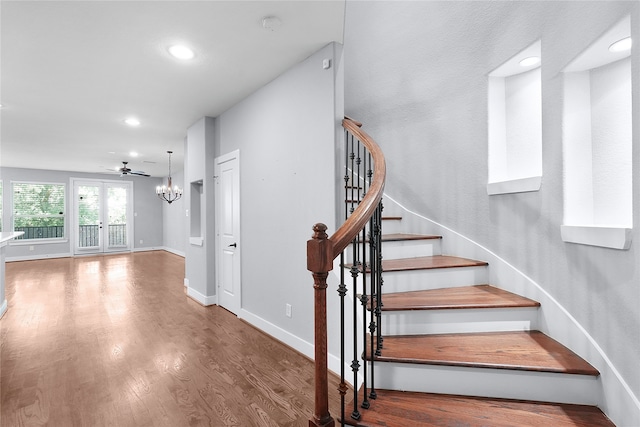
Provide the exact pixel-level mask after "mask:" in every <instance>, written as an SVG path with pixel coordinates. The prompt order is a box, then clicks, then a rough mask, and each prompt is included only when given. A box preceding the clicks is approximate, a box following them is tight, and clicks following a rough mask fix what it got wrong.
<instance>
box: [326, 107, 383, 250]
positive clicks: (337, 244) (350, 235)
mask: <svg viewBox="0 0 640 427" xmlns="http://www.w3.org/2000/svg"><path fill="white" fill-rule="evenodd" d="M360 126H362V124H360V123H359V122H356V121H355V120H353V119H350V118H345V119H344V120H343V121H342V127H344V128H345V129H347V130H348V131H349V132H351V133H352V134H353V135H354V136H356V137H357V138H358V139H359V140H360V142H362V144H363V145H364V146H365V147H367V150H369V152H370V153H371V156H372V157H373V165H374V167H373V181H372V182H371V185H370V187H369V191H368V192H367V194H366V195H365V196H364V199H362V201H361V202H360V204H359V205H358V207H357V208H356V210H355V211H353V213H352V214H351V215H350V216H349V218H348V219H347V220H346V221H345V222H344V224H342V226H341V227H340V228H338V230H336V232H335V233H333V235H332V236H331V237H330V238H329V240H331V241H332V242H333V258H334V259H335V258H336V257H337V256H338V255H340V253H341V252H342V251H343V250H344V249H345V248H346V247H347V245H349V243H350V242H351V241H352V240H353V239H354V238H355V237H356V236H357V235H358V233H359V232H360V231H361V230H362V227H364V225H365V224H366V223H367V221H369V219H370V218H371V216H373V212H374V211H375V209H376V207H377V206H378V203H380V200H382V193H383V191H384V183H385V179H386V175H387V165H386V162H385V160H384V155H383V154H382V150H381V149H380V147H379V146H378V144H376V142H375V141H374V140H373V138H371V137H370V136H369V135H368V134H367V133H366V132H365V131H363V130H362V129H361V128H360Z"/></svg>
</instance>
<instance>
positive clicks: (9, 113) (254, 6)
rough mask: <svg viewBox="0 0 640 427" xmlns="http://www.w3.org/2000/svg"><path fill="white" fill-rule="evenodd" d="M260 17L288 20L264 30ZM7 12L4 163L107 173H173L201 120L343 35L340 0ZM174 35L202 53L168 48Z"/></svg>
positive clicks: (43, 4) (69, 6) (3, 32)
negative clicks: (179, 53) (120, 169)
mask: <svg viewBox="0 0 640 427" xmlns="http://www.w3.org/2000/svg"><path fill="white" fill-rule="evenodd" d="M265 16H276V17H278V18H279V19H280V20H281V22H282V25H281V26H280V28H279V29H278V30H277V31H269V30H266V29H264V28H263V27H262V18H263V17H265ZM0 19H1V22H0V25H1V26H0V37H1V38H0V43H1V55H0V61H1V62H0V71H1V72H0V78H1V81H0V103H1V104H2V105H3V106H2V108H0V127H1V128H0V137H1V140H0V143H1V145H0V166H2V167H19V168H35V169H53V170H68V171H78V172H98V173H103V172H105V171H106V170H107V169H108V168H111V169H113V168H114V167H116V166H119V165H121V162H122V161H123V160H126V161H129V162H130V163H129V167H130V168H131V169H134V170H143V171H145V172H147V173H149V174H151V175H152V176H166V174H167V168H168V157H167V154H166V151H167V150H173V151H174V155H173V157H172V170H173V171H178V170H181V169H182V160H183V144H184V138H185V136H186V130H187V128H188V127H189V126H190V125H191V124H193V123H194V122H195V121H196V120H198V119H199V118H200V117H203V116H213V117H215V116H218V115H219V114H220V113H222V112H224V111H225V110H226V109H228V108H229V107H231V106H232V105H234V104H235V103H237V102H238V101H240V100H241V99H243V98H244V97H246V96H247V95H249V94H250V93H252V92H253V91H255V90H256V89H258V88H259V87H261V86H263V85H264V84H265V83H267V82H269V81H271V80H273V79H274V78H275V77H277V76H278V75H279V74H281V73H282V72H283V71H285V70H286V69H288V68H289V67H290V66H292V65H293V64H295V63H298V62H300V61H302V60H303V59H305V58H306V57H308V56H309V55H311V54H312V53H313V52H315V51H317V50H318V49H320V48H321V47H322V46H324V45H326V44H327V43H329V42H332V41H337V42H342V37H343V22H344V0H340V1H331V0H323V1H305V0H298V1H239V0H235V1H6V0H3V1H1V2H0ZM174 43H183V44H187V45H189V46H191V47H192V48H193V49H194V50H195V52H196V57H195V59H193V60H191V61H188V62H184V61H182V62H181V61H179V60H176V59H174V58H173V57H171V56H170V55H169V54H168V52H167V47H168V46H169V45H171V44H174ZM130 116H135V117H137V118H138V119H139V120H140V122H141V125H140V126H138V127H135V128H133V127H130V126H128V125H126V124H124V122H123V120H124V119H125V118H127V117H130ZM247 125H248V126H250V125H251V124H250V123H248V124H247ZM131 151H135V152H138V153H139V156H138V157H137V158H132V157H130V156H129V153H130V152H131ZM152 162H155V163H152Z"/></svg>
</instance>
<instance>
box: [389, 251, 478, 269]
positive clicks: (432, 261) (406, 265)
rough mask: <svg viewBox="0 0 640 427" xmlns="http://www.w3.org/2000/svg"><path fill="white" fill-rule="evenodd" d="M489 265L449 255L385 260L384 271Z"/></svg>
mask: <svg viewBox="0 0 640 427" xmlns="http://www.w3.org/2000/svg"><path fill="white" fill-rule="evenodd" d="M485 265H488V263H486V262H484V261H476V260H473V259H468V258H460V257H454V256H448V255H434V256H424V257H416V258H400V259H383V260H382V271H383V272H384V271H405V270H429V269H434V268H455V267H479V266H485Z"/></svg>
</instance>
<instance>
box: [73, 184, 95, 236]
mask: <svg viewBox="0 0 640 427" xmlns="http://www.w3.org/2000/svg"><path fill="white" fill-rule="evenodd" d="M99 244H100V189H99V187H96V186H85V185H79V186H78V247H79V248H87V247H92V246H99Z"/></svg>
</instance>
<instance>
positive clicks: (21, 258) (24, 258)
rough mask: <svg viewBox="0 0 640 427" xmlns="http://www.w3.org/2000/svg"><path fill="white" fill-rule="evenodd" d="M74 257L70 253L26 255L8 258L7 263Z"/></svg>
mask: <svg viewBox="0 0 640 427" xmlns="http://www.w3.org/2000/svg"><path fill="white" fill-rule="evenodd" d="M72 256H73V255H72V254H71V253H70V252H64V253H57V254H40V255H25V256H13V257H7V258H6V259H5V261H6V262H15V261H34V260H38V259H53V258H71V257H72Z"/></svg>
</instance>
